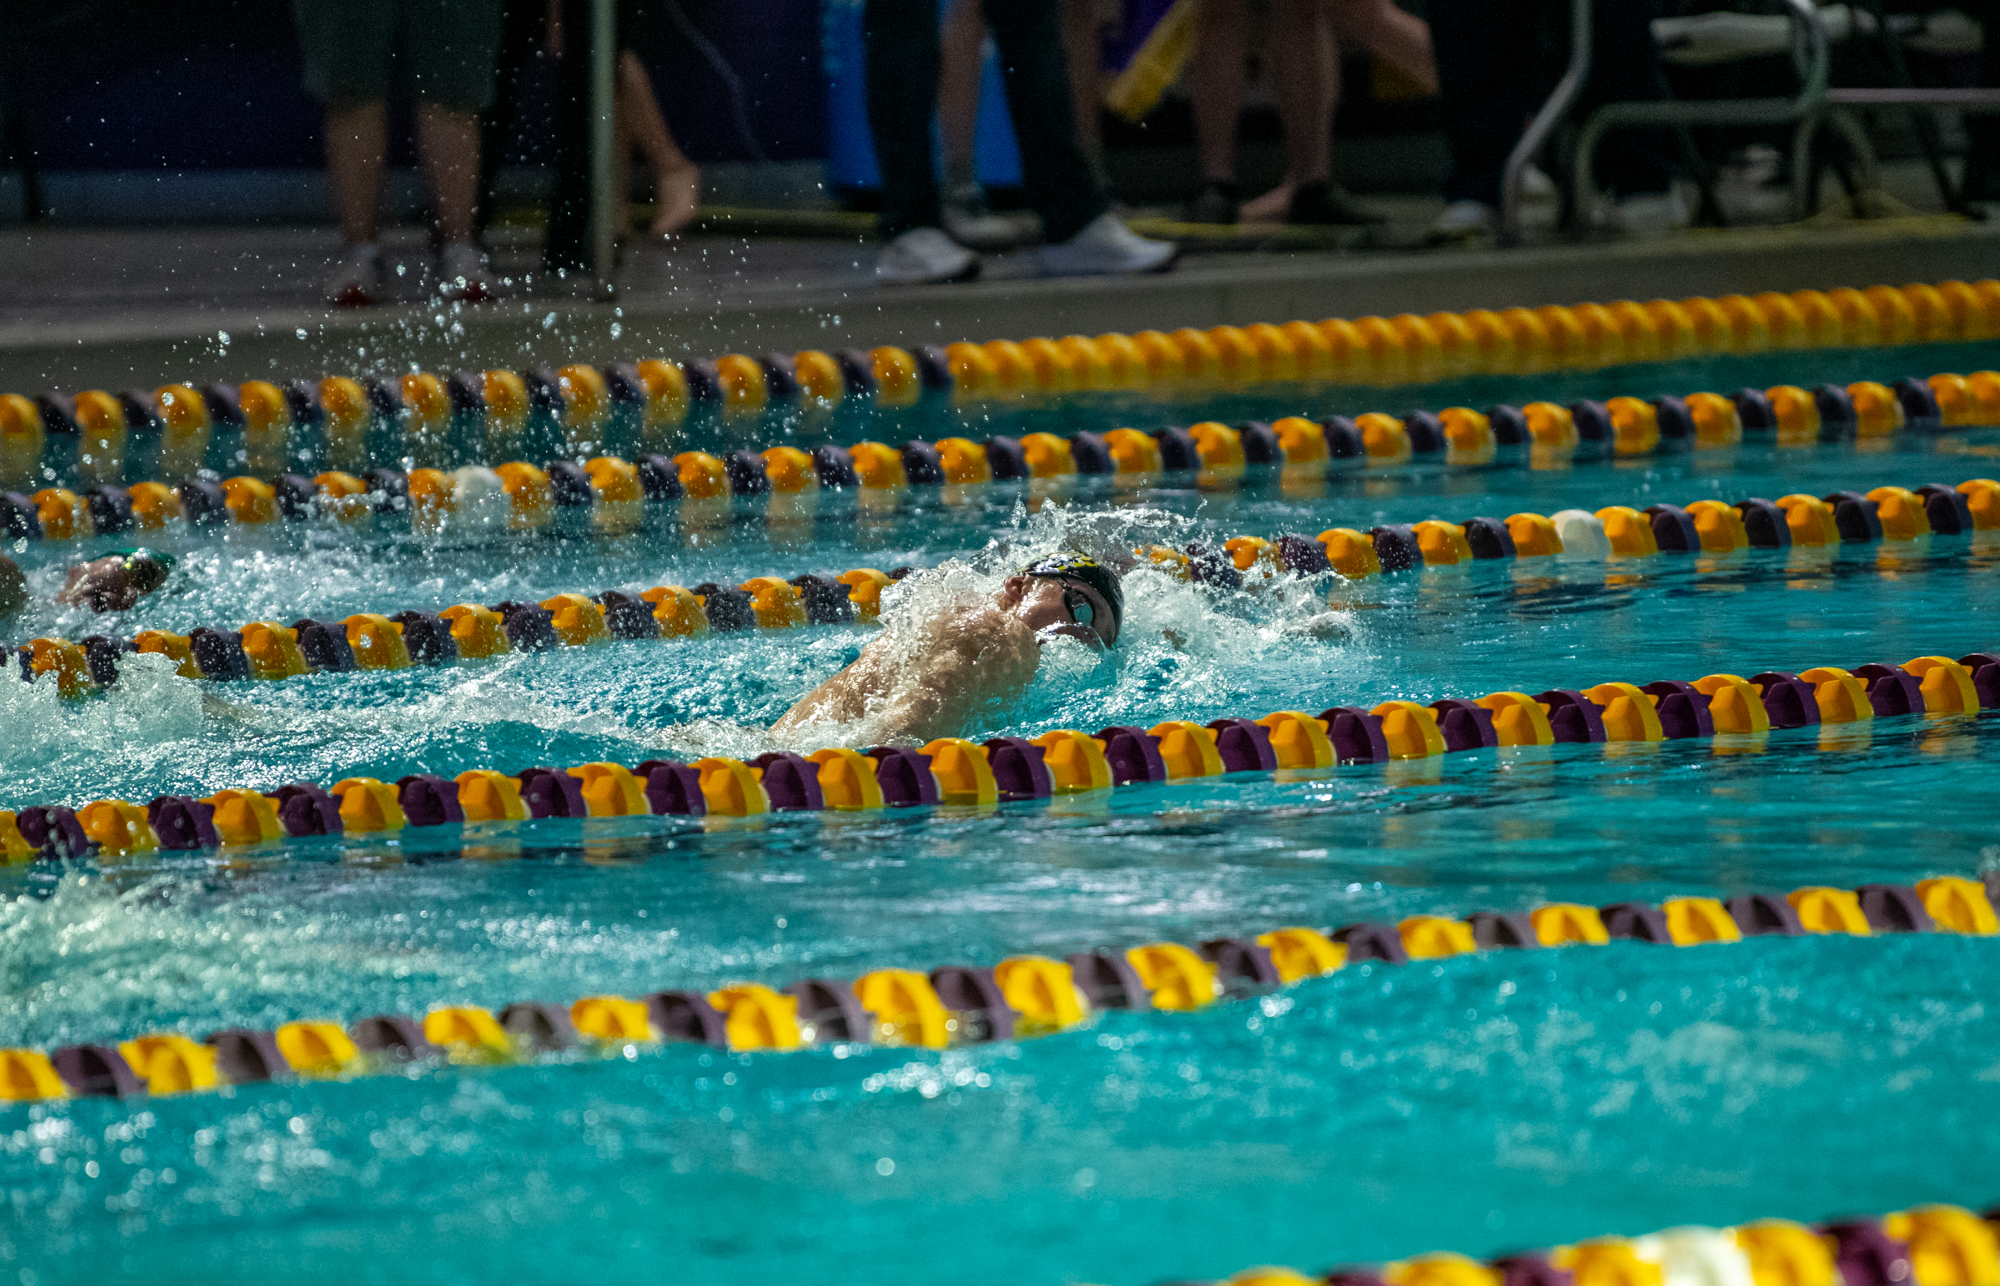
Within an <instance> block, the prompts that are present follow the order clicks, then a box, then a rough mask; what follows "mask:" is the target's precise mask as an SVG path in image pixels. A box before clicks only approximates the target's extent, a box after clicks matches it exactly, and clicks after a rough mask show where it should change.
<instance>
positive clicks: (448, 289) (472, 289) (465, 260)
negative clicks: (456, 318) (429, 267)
mask: <svg viewBox="0 0 2000 1286" xmlns="http://www.w3.org/2000/svg"><path fill="white" fill-rule="evenodd" d="M493 291H494V282H493V270H492V269H491V268H489V267H487V265H486V255H485V254H484V253H483V252H481V250H480V249H479V247H478V246H475V245H473V244H472V243H471V242H470V241H453V242H451V243H449V244H448V245H446V246H445V248H444V249H442V250H440V251H438V259H437V293H438V295H439V297H440V298H443V299H448V300H451V301H453V302H456V303H466V304H477V303H483V302H485V301H486V300H488V299H491V298H493Z"/></svg>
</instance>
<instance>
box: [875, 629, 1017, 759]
mask: <svg viewBox="0 0 2000 1286" xmlns="http://www.w3.org/2000/svg"><path fill="white" fill-rule="evenodd" d="M1041 653H1042V650H1041V646H1040V644H1038V643H1037V642H1036V640H1035V636H1034V635H1033V634H1032V633H1031V632H1029V630H1028V628H1027V627H1026V626H1025V625H1024V624H1022V622H1021V621H1020V620H1019V619H1018V618H1016V617H1014V616H1013V615H1011V614H1009V613H1007V612H1004V611H1001V610H999V609H997V608H981V609H978V610H975V611H970V612H967V613H965V614H964V615H962V616H960V617H958V618H957V619H956V620H955V621H953V622H952V623H951V626H950V628H949V629H947V630H946V631H945V632H944V633H943V634H942V635H941V636H940V637H939V639H938V640H937V646H936V647H935V648H934V649H933V651H932V653H931V655H930V656H929V658H927V659H928V664H927V665H926V666H925V668H924V671H923V673H922V675H921V676H920V677H919V679H918V681H916V682H913V683H907V684H903V685H900V686H899V688H898V690H897V692H896V700H895V701H894V702H893V703H892V704H891V706H890V707H889V709H888V711H887V712H886V714H887V716H888V717H887V718H886V719H885V723H886V724H888V725H889V726H890V728H891V729H892V730H893V732H894V733H895V734H898V735H901V736H905V737H910V738H913V739H915V740H919V741H929V740H931V739H933V738H935V737H948V736H953V735H955V734H957V733H960V732H962V731H964V724H965V721H966V720H967V719H968V718H970V717H971V715H972V714H973V712H974V711H975V710H976V709H978V708H979V707H980V706H982V705H984V704H986V703H987V702H989V701H995V700H1004V699H1006V698H1008V697H1011V696H1014V695H1015V694H1017V693H1019V692H1020V691H1021V690H1022V689H1023V688H1025V687H1027V686H1028V683H1029V681H1030V680H1032V679H1033V678H1034V677H1035V667H1036V666H1037V665H1039V664H1040V663H1041Z"/></svg>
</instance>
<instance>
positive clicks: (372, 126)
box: [326, 101, 476, 246]
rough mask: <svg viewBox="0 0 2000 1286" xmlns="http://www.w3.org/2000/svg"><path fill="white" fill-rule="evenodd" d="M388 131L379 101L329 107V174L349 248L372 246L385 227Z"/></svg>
mask: <svg viewBox="0 0 2000 1286" xmlns="http://www.w3.org/2000/svg"><path fill="white" fill-rule="evenodd" d="M388 129H389V126H388V109H387V106H386V105H385V104H384V103H382V102H380V101H377V102H372V103H356V104H353V105H352V106H347V107H328V108H327V109H326V171H327V177H328V178H329V179H330V180H331V181H332V183H333V201H334V208H335V209H336V210H337V211H338V212H339V214H340V235H341V236H343V237H345V238H346V239H347V244H348V245H350V246H363V245H368V244H371V243H372V242H373V241H374V240H375V239H376V237H378V236H379V235H380V234H381V231H382V165H383V153H384V151H385V148H386V140H387V137H388ZM475 168H476V167H475ZM475 181H476V175H475Z"/></svg>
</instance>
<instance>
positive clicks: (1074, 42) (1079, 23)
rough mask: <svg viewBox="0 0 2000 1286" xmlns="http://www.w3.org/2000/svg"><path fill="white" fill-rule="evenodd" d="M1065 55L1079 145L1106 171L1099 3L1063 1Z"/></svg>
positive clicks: (1076, 0)
mask: <svg viewBox="0 0 2000 1286" xmlns="http://www.w3.org/2000/svg"><path fill="white" fill-rule="evenodd" d="M1062 24H1063V53H1064V54H1065V55H1066V57H1067V58H1068V60H1069V93H1070V101H1071V105H1072V110H1073V112H1074V115H1075V116H1076V141H1077V145H1078V146H1079V147H1081V148H1082V149H1083V152H1084V155H1085V156H1088V157H1089V158H1090V160H1091V163H1092V164H1094V165H1096V166H1098V167H1099V168H1102V167H1103V164H1104V131H1103V129H1102V125H1103V122H1102V120H1101V119H1100V117H1101V115H1102V113H1103V108H1102V107H1101V106H1100V105H1099V104H1100V103H1101V101H1102V97H1103V89H1102V87H1101V85H1100V83H1099V78H1100V77H1101V76H1102V75H1103V71H1102V64H1103V61H1104V58H1103V54H1102V53H1101V52H1100V51H1099V49H1098V42H1097V0H1062Z"/></svg>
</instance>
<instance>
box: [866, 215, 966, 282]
mask: <svg viewBox="0 0 2000 1286" xmlns="http://www.w3.org/2000/svg"><path fill="white" fill-rule="evenodd" d="M978 275H979V256H978V255H976V254H974V253H972V251H970V250H967V249H966V248H965V247H964V246H962V245H960V244H958V242H956V241H953V240H952V239H951V238H950V237H948V236H946V235H945V233H944V229H942V228H911V229H910V230H909V231H908V232H905V233H903V234H902V235H901V236H899V237H897V238H895V239H894V240H892V241H891V242H889V244H888V245H886V246H883V247H882V253H880V254H879V255H877V256H875V280H877V281H879V282H881V283H882V284H883V285H885V286H926V285H931V284H933V283H935V282H941V281H970V280H972V279H973V278H974V277H977V276H978Z"/></svg>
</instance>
